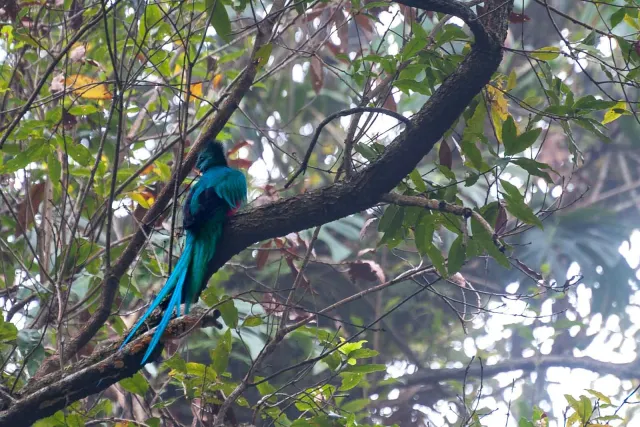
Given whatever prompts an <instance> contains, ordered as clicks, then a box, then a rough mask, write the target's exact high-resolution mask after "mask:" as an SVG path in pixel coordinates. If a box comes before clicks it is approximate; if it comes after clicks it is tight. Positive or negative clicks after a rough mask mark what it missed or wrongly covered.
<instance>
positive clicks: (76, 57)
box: [69, 44, 87, 62]
mask: <svg viewBox="0 0 640 427" xmlns="http://www.w3.org/2000/svg"><path fill="white" fill-rule="evenodd" d="M85 53H87V48H86V47H85V46H84V45H82V44H81V45H78V46H76V47H74V48H73V49H72V50H71V53H70V54H69V58H70V59H71V62H84V55H85Z"/></svg>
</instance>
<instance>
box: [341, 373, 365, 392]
mask: <svg viewBox="0 0 640 427" xmlns="http://www.w3.org/2000/svg"><path fill="white" fill-rule="evenodd" d="M340 376H341V377H342V384H341V385H340V388H339V390H341V391H347V390H351V389H352V388H354V387H356V386H357V385H358V384H360V381H362V379H363V378H364V374H362V373H349V372H343V373H341V374H340Z"/></svg>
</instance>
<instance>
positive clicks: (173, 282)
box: [120, 235, 195, 365]
mask: <svg viewBox="0 0 640 427" xmlns="http://www.w3.org/2000/svg"><path fill="white" fill-rule="evenodd" d="M194 245H195V239H194V236H192V235H187V241H186V244H185V247H184V251H183V252H182V256H180V259H179V260H178V263H177V264H176V267H175V269H174V270H173V272H172V273H171V276H169V279H167V283H165V285H164V286H163V287H162V289H161V290H160V293H159V294H158V295H157V296H156V298H155V299H154V300H153V302H152V303H151V305H150V306H149V308H147V311H146V312H145V313H144V315H142V317H141V318H140V319H139V320H138V322H137V323H136V324H135V326H134V327H133V328H132V329H131V332H129V335H127V338H126V339H125V340H124V341H123V342H122V345H121V346H120V350H122V348H124V346H125V345H127V343H128V342H129V340H130V339H131V338H132V337H133V336H134V335H135V334H136V332H137V331H138V329H140V326H142V324H143V323H144V322H145V320H147V318H148V317H149V316H150V315H151V313H152V312H153V310H155V309H156V308H157V307H158V306H159V305H160V303H162V301H163V300H164V299H165V298H166V297H167V296H168V295H169V294H170V293H171V292H173V293H172V295H171V299H170V300H169V304H168V305H167V308H166V309H165V310H164V314H163V315H162V320H161V321H160V324H159V325H158V327H157V328H156V332H155V333H154V334H153V338H152V339H151V343H149V347H148V348H147V352H146V353H145V355H144V358H143V359H142V362H141V364H142V365H144V364H145V363H146V362H147V359H148V358H149V356H151V353H153V350H154V349H155V347H156V345H158V342H159V341H160V338H161V337H162V333H163V332H164V330H165V329H166V327H167V325H168V324H169V321H170V320H171V317H172V316H173V311H174V309H175V310H176V314H177V316H178V317H180V304H181V302H182V293H183V288H184V284H185V280H186V278H187V274H188V271H189V265H190V264H191V260H192V259H193V253H194V250H193V249H194Z"/></svg>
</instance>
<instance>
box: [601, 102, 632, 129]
mask: <svg viewBox="0 0 640 427" xmlns="http://www.w3.org/2000/svg"><path fill="white" fill-rule="evenodd" d="M626 114H631V113H629V112H628V111H627V103H626V102H624V101H623V102H618V103H617V104H616V105H614V106H613V107H611V108H610V109H609V110H608V111H607V112H606V113H605V114H604V119H603V120H602V124H603V125H606V124H607V123H611V122H612V121H614V120H617V119H618V118H620V116H624V115H626Z"/></svg>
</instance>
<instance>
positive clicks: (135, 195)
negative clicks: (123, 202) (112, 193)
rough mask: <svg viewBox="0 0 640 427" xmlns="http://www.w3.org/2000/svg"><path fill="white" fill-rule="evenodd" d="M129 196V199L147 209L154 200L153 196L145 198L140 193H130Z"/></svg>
mask: <svg viewBox="0 0 640 427" xmlns="http://www.w3.org/2000/svg"><path fill="white" fill-rule="evenodd" d="M129 197H130V198H131V200H133V201H135V202H138V204H139V205H140V206H141V207H143V208H145V209H149V208H150V207H151V205H152V204H153V200H154V197H153V196H151V197H149V198H145V196H144V195H143V194H142V193H130V194H129Z"/></svg>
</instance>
